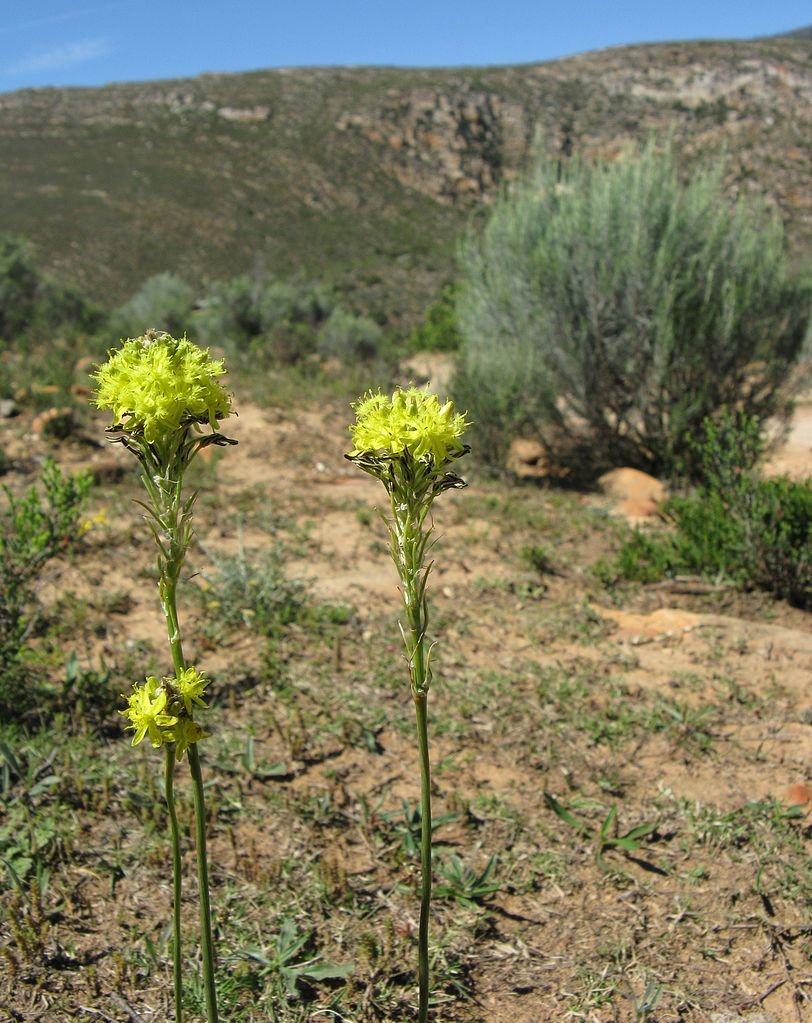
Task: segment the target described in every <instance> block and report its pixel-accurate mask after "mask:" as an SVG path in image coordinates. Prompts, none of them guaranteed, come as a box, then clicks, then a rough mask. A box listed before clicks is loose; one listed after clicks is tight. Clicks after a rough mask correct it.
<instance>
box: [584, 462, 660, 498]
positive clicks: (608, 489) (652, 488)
mask: <svg viewBox="0 0 812 1023" xmlns="http://www.w3.org/2000/svg"><path fill="white" fill-rule="evenodd" d="M598 483H599V485H600V488H601V490H602V491H603V492H604V494H606V496H607V497H613V498H615V500H617V501H653V502H654V503H655V504H660V503H662V502H663V501H664V500H665V499H666V498H667V497H668V491H667V490H666V488H665V484H663V483H661V482H660V480H658V479H655V478H654V476H649V474H648V473H647V472H641V471H640V470H639V469H629V468H622V469H610V470H609V472H605V473H604V474H603V476H601V478H600V479H599V480H598Z"/></svg>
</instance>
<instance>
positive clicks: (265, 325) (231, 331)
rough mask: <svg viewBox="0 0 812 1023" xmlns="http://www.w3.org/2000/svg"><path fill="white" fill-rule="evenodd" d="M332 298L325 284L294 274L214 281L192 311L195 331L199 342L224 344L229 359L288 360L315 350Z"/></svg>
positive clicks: (292, 360)
mask: <svg viewBox="0 0 812 1023" xmlns="http://www.w3.org/2000/svg"><path fill="white" fill-rule="evenodd" d="M335 301H336V300H335V294H334V292H333V290H332V288H330V287H329V286H328V285H325V284H321V283H318V282H316V283H314V282H311V281H306V280H304V279H299V278H294V279H293V280H290V281H279V280H270V279H266V278H261V277H252V276H249V275H243V276H240V277H235V278H233V279H232V280H229V281H215V282H214V283H213V284H211V285H210V287H209V289H208V291H207V294H206V296H205V298H204V300H203V302H202V307H201V309H200V311H199V313H197V315H196V318H195V334H196V336H197V337H198V338H199V339H200V340H201V341H202V342H203V343H204V344H218V345H225V346H226V347H227V348H228V349H229V350H230V354H231V355H232V357H239V356H240V355H246V354H250V355H251V356H252V358H256V357H257V356H259V357H260V358H262V359H264V360H265V361H267V362H269V363H276V364H291V363H295V362H298V361H300V360H301V359H302V358H304V357H305V356H307V355H310V354H312V352H313V351H314V350H315V347H316V334H317V331H318V329H319V327H320V326H321V325H322V324H323V323H324V322H325V321H326V320H327V319H328V317H329V316H330V314H331V312H332V311H333V309H334V307H335Z"/></svg>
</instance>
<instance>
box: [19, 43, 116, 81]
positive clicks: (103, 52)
mask: <svg viewBox="0 0 812 1023" xmlns="http://www.w3.org/2000/svg"><path fill="white" fill-rule="evenodd" d="M112 51H113V44H112V40H110V39H104V38H96V39H81V40H79V41H78V42H75V43H59V44H58V45H56V46H48V47H45V48H42V47H40V48H36V47H35V48H33V49H31V50H29V51H28V53H26V54H24V55H23V56H22V57H21V58H20V59H19V60H17V61H15V62H14V63H13V64H10V65H8V66H7V67H6V68H5V69H4V70H5V73H6V74H7V75H24V74H31V73H33V72H36V71H57V70H60V69H61V68H66V67H74V66H75V65H76V64H86V63H87V62H88V61H90V60H97V59H98V58H99V57H106V56H107V55H108V54H109V53H112Z"/></svg>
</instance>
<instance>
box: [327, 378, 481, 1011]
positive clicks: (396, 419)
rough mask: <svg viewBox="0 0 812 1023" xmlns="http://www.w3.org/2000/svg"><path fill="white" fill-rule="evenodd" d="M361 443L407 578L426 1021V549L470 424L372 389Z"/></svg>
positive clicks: (412, 395) (358, 428) (359, 429)
mask: <svg viewBox="0 0 812 1023" xmlns="http://www.w3.org/2000/svg"><path fill="white" fill-rule="evenodd" d="M353 408H354V410H355V422H354V423H353V424H352V425H351V426H350V434H351V436H352V440H353V449H352V451H350V452H349V454H348V455H347V456H346V457H347V458H348V459H349V460H350V461H351V462H354V463H355V464H356V465H357V466H358V467H359V468H360V469H363V471H364V472H367V473H369V474H370V475H371V476H374V477H375V478H376V479H378V480H380V481H381V483H383V485H384V487H385V488H386V491H387V493H388V495H389V502H390V506H391V517H390V518H388V519H387V527H388V530H389V540H390V549H391V553H392V559H393V561H394V563H395V568H396V569H397V573H398V577H399V580H400V592H401V597H402V600H403V611H404V618H405V624H401V626H400V631H401V635H402V637H403V642H404V645H405V647H406V658H407V662H408V668H409V683H410V686H411V693H412V699H413V700H414V705H415V714H416V722H417V741H418V755H419V760H420V792H421V796H420V819H421V842H420V848H421V874H422V877H421V896H420V923H419V927H418V943H417V944H418V953H417V954H418V971H417V972H418V1020H419V1023H426V1020H427V1019H428V1007H429V994H430V977H429V951H428V927H429V909H430V903H431V880H432V878H431V832H432V823H431V762H430V759H429V742H428V707H427V700H428V693H429V687H430V685H431V651H432V646H431V645H430V644H428V640H427V631H428V624H429V609H428V601H427V596H426V587H427V584H428V578H429V573H430V571H431V562H429V563H427V561H426V554H427V552H428V549H429V546H430V540H431V536H432V532H433V524H432V521H431V508H432V504H433V503H434V500H435V498H437V497H438V496H439V495H440V494H442V493H443V492H444V491H446V490H450V489H452V488H457V487H464V486H465V482H464V481H463V480H462V479H461V478H460V477H459V476H458V475H457V474H456V472H455V471H454V469H455V466H456V462H457V459H459V458H461V457H462V456H463V455H464V454H465V453H466V452H467V451H468V450H469V448H468V446H467V445H466V444H464V443H463V441H462V437H463V434H464V433H465V430H466V428H467V427H468V425H469V424H468V421H467V419H466V418H465V415H464V414H462V413H460V412H457V411H456V409H455V408H454V404H453V402H451V401H447V402H445V403H444V404H440V401H439V399H438V398H437V396H436V395H434V394H432V393H430V392H429V391H424V390H420V389H419V388H416V387H410V388H408V389H406V390H403V389H399V390H397V391H395V393H394V394H393V395H392V396H391V397H389V396H387V395H384V394H381V393H380V392H378V393H368V394H366V395H364V396H363V397H362V398H361V399H359V400H358V401H357V402H356V403H355V404H354V406H353Z"/></svg>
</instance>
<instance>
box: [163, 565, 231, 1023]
mask: <svg viewBox="0 0 812 1023" xmlns="http://www.w3.org/2000/svg"><path fill="white" fill-rule="evenodd" d="M163 598H164V614H165V615H166V619H167V629H168V631H169V641H170V647H171V649H172V661H173V664H174V665H175V670H176V671H177V672H181V671H183V670H184V668H185V666H186V665H185V662H184V660H183V643H182V640H181V635H180V623H179V621H178V609H177V602H176V594H175V580H174V579H165V580H164V586H163ZM172 751H173V752H174V747H172ZM187 756H188V758H189V770H190V772H191V780H192V802H193V804H194V832H195V841H196V848H197V889H198V891H197V898H198V903H199V909H200V954H201V957H202V972H204V988H205V991H206V1015H207V1017H208V1020H209V1023H218V1019H219V1016H218V1012H217V989H216V987H215V967H214V941H213V939H212V907H211V901H210V897H209V861H208V857H207V851H206V798H205V795H204V784H202V774H201V773H200V758H199V756H198V754H197V746H196V744H195V743H192V744H191V745H190V746H189V748H188V750H187ZM176 997H177V995H176Z"/></svg>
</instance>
